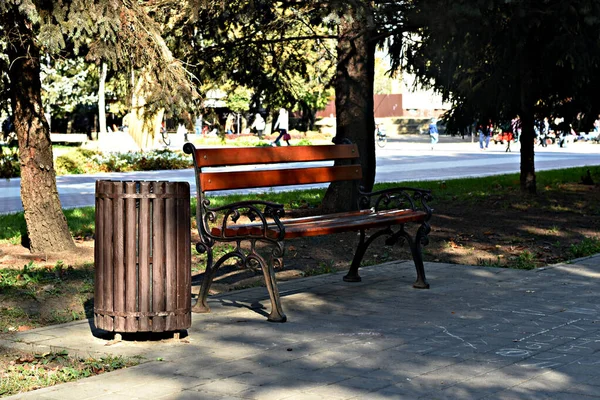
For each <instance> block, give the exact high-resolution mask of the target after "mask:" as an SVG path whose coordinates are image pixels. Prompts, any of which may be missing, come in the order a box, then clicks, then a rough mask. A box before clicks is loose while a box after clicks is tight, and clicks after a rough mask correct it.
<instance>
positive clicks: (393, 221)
mask: <svg viewBox="0 0 600 400" xmlns="http://www.w3.org/2000/svg"><path fill="white" fill-rule="evenodd" d="M365 211H366V212H365ZM365 211H362V212H360V213H356V212H351V213H336V214H329V215H320V216H316V217H308V218H298V219H288V220H284V221H282V222H283V224H284V225H285V236H284V238H285V239H293V238H297V237H310V236H322V235H329V234H333V233H342V232H347V231H358V230H360V229H373V228H381V227H385V226H389V225H397V224H403V223H407V222H416V221H424V220H425V218H426V217H427V213H426V212H424V211H414V210H391V211H379V212H374V211H372V210H365ZM211 233H212V234H213V235H215V236H221V228H220V227H215V228H213V229H212V230H211ZM261 234H262V227H261V226H260V225H259V224H245V225H233V226H230V227H228V228H227V229H226V230H225V236H226V237H236V236H246V235H254V236H257V235H261ZM278 234H279V233H278V231H277V230H275V229H268V230H267V236H268V237H270V238H272V239H275V238H277V236H278Z"/></svg>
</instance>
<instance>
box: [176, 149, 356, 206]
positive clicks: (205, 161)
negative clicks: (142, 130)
mask: <svg viewBox="0 0 600 400" xmlns="http://www.w3.org/2000/svg"><path fill="white" fill-rule="evenodd" d="M183 150H184V151H185V152H186V153H187V154H191V155H192V156H193V159H194V168H195V171H196V183H197V186H198V187H197V191H198V194H199V195H200V194H201V193H203V192H210V191H215V190H231V189H245V188H259V187H273V186H287V185H304V184H313V183H326V182H335V181H348V180H358V179H361V178H362V169H361V166H360V163H359V154H358V147H357V146H356V145H355V144H336V145H324V146H293V147H287V146H286V147H234V148H196V147H195V146H194V145H193V144H191V143H186V144H185V145H184V147H183ZM340 160H346V161H348V164H347V165H332V166H322V165H318V166H314V165H313V166H311V165H310V163H317V162H319V163H321V162H323V161H340ZM289 163H303V164H302V166H298V165H291V166H289V165H288V166H286V165H285V164H289ZM263 164H281V165H279V166H278V167H277V168H263V167H261V165H263ZM242 165H244V166H246V165H254V166H256V168H254V169H251V170H242V171H240V170H230V169H220V170H215V169H207V170H203V168H205V167H206V168H208V167H225V166H242Z"/></svg>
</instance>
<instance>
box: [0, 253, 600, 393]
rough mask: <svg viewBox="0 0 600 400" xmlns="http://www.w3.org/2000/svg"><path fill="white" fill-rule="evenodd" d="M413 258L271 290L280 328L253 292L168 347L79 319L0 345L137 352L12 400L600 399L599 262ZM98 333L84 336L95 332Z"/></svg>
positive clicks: (221, 306) (197, 318)
mask: <svg viewBox="0 0 600 400" xmlns="http://www.w3.org/2000/svg"><path fill="white" fill-rule="evenodd" d="M426 269H427V272H428V280H429V282H430V283H431V289H430V290H415V289H412V288H411V286H410V285H411V283H412V280H413V277H414V268H413V266H412V262H391V263H386V264H382V265H379V266H374V267H369V268H364V269H363V270H362V276H363V282H361V283H357V284H351V283H344V282H342V279H341V278H342V275H343V274H341V273H340V274H332V275H323V276H315V277H310V278H305V279H298V280H293V281H289V282H282V283H281V285H280V289H281V292H282V301H283V306H284V308H285V311H286V314H287V315H288V318H289V320H288V322H287V323H284V324H274V323H269V322H267V321H266V319H265V317H264V313H265V312H264V311H265V310H264V309H261V308H257V306H258V305H259V302H260V303H262V304H263V305H268V299H267V295H266V290H265V289H264V288H253V289H248V290H243V291H238V292H232V293H228V294H225V295H221V296H214V297H211V298H210V304H211V307H212V308H213V313H211V314H207V315H194V316H193V325H192V327H191V328H190V329H189V331H188V336H187V337H185V338H183V339H181V340H179V341H176V340H174V339H170V340H162V341H122V342H118V343H115V344H112V343H111V342H109V341H108V340H107V339H103V338H101V337H98V336H94V335H92V329H91V327H90V325H89V324H88V323H87V322H78V323H71V324H66V325H60V326H52V327H47V328H43V329H36V330H32V331H28V332H23V333H21V334H18V335H17V336H15V337H13V339H12V341H10V342H8V341H3V342H0V344H2V345H7V344H8V345H11V346H16V347H22V348H28V349H34V350H37V351H45V350H57V349H63V348H65V349H68V350H69V352H70V353H71V354H75V353H79V354H96V355H97V354H105V353H109V354H122V355H129V356H133V355H140V356H142V357H143V361H142V363H141V364H140V365H139V366H136V367H133V368H128V369H124V370H119V371H115V372H111V373H107V374H103V375H99V376H95V377H92V378H87V379H83V380H80V381H78V382H73V383H68V384H63V385H59V386H55V387H51V388H45V389H41V390H37V391H34V392H30V393H26V394H23V395H19V396H14V397H13V398H20V399H34V398H35V399H56V400H69V399H78V400H84V399H137V398H153V399H177V400H183V399H211V400H220V399H238V400H239V399H260V400H283V399H286V400H300V399H301V400H313V399H332V400H338V399H340V400H341V399H354V400H358V399H365V400H366V399H368V400H384V399H385V400H390V399H417V398H423V399H488V398H489V399H600V367H599V366H600V351H599V350H600V255H596V256H594V257H590V258H585V259H580V260H576V261H575V262H574V263H572V264H559V265H554V266H549V267H546V268H541V269H538V270H534V271H522V270H509V269H497V268H486V267H467V266H460V265H450V264H436V263H426ZM98 334H99V333H97V332H96V335H98Z"/></svg>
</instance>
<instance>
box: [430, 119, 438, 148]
mask: <svg viewBox="0 0 600 400" xmlns="http://www.w3.org/2000/svg"><path fill="white" fill-rule="evenodd" d="M439 139H440V136H439V132H438V128H437V119H436V118H431V122H430V123H429V140H430V141H431V150H433V147H434V146H435V145H436V143H437V142H438V141H439Z"/></svg>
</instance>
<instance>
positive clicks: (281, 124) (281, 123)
mask: <svg viewBox="0 0 600 400" xmlns="http://www.w3.org/2000/svg"><path fill="white" fill-rule="evenodd" d="M289 121H290V119H289V115H288V112H287V110H286V109H285V108H280V109H279V116H278V117H277V121H275V126H274V128H273V129H274V130H278V131H279V135H278V136H277V139H275V141H274V142H273V143H272V144H271V145H272V146H281V145H280V144H279V140H281V139H282V138H283V140H284V141H285V142H286V143H287V145H288V146H291V144H290V139H291V138H292V137H291V136H290V134H289V133H288V128H289V123H290V122H289Z"/></svg>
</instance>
